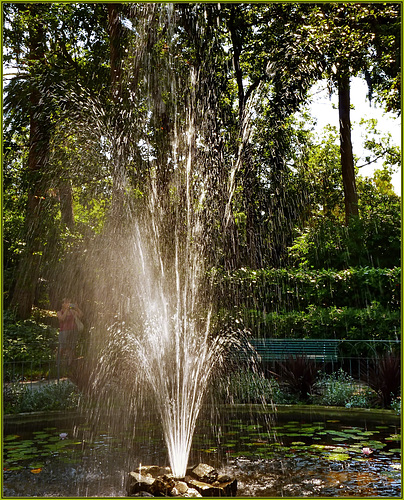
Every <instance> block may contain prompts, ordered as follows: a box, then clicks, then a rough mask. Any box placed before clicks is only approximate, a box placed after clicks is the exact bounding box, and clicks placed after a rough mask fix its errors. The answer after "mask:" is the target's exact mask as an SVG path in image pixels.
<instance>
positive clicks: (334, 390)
mask: <svg viewBox="0 0 404 500" xmlns="http://www.w3.org/2000/svg"><path fill="white" fill-rule="evenodd" d="M315 388H316V392H317V393H318V394H315V395H314V396H313V398H312V401H313V402H314V403H316V404H320V405H328V406H346V407H347V408H353V407H361V408H368V407H370V406H371V403H372V400H373V399H374V393H373V392H372V391H371V390H370V389H369V388H359V386H358V384H357V383H356V382H355V380H354V379H353V378H352V377H351V376H350V375H348V374H347V373H345V372H344V370H343V369H342V368H340V369H339V370H338V371H337V372H334V373H331V374H329V375H328V374H321V375H320V377H319V379H318V381H317V383H316V387H315Z"/></svg>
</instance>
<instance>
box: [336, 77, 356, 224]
mask: <svg viewBox="0 0 404 500" xmlns="http://www.w3.org/2000/svg"><path fill="white" fill-rule="evenodd" d="M350 106H351V99H350V88H349V73H348V72H345V73H343V74H342V75H340V76H339V78H338V110H339V127H340V151H341V167H342V181H343V185H344V196H345V223H346V225H348V224H349V220H350V218H351V217H352V216H358V215H359V211H358V193H357V190H356V182H355V169H354V161H353V154H352V142H351V119H350Z"/></svg>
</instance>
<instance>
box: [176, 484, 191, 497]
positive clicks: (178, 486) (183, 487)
mask: <svg viewBox="0 0 404 500" xmlns="http://www.w3.org/2000/svg"><path fill="white" fill-rule="evenodd" d="M175 489H176V490H177V491H178V494H179V495H183V494H184V493H186V492H187V491H188V485H187V483H185V482H184V481H177V482H176V484H175Z"/></svg>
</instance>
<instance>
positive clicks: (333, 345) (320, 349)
mask: <svg viewBox="0 0 404 500" xmlns="http://www.w3.org/2000/svg"><path fill="white" fill-rule="evenodd" d="M251 344H252V345H253V346H254V348H255V350H256V351H257V353H258V354H259V355H260V357H261V359H262V361H263V362H268V361H278V360H285V359H287V358H289V357H290V356H294V357H296V356H306V357H307V358H309V359H313V360H315V361H323V362H324V361H337V357H338V356H337V348H338V342H336V341H335V340H331V339H272V338H271V339H253V340H251Z"/></svg>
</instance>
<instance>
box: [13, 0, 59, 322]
mask: <svg viewBox="0 0 404 500" xmlns="http://www.w3.org/2000/svg"><path fill="white" fill-rule="evenodd" d="M38 5H39V4H29V5H28V7H27V11H28V15H29V19H31V22H30V25H29V35H30V64H29V65H30V69H31V77H32V80H31V81H32V84H31V95H30V137H29V152H28V178H29V179H30V182H29V190H28V203H27V214H26V218H25V232H26V241H25V251H24V254H23V255H22V256H21V259H20V263H19V266H18V269H17V276H16V284H15V288H14V293H13V297H12V300H11V307H12V308H13V309H14V310H15V311H16V313H17V315H18V317H19V318H22V319H25V318H28V317H29V316H30V313H31V310H32V305H33V303H34V301H35V292H36V287H37V283H38V278H39V276H40V263H41V254H42V241H41V239H42V236H43V235H42V227H43V224H42V222H43V221H42V206H43V200H44V199H45V192H44V188H43V186H42V183H41V176H42V173H43V170H44V167H45V165H46V162H47V157H48V152H49V137H50V132H49V126H50V124H49V119H48V117H47V116H46V112H45V110H44V102H43V99H42V96H41V92H40V90H39V89H38V87H37V85H36V83H35V81H34V71H36V66H37V65H40V64H44V61H45V53H44V46H43V40H44V32H43V26H42V24H41V21H39V19H40V15H38ZM39 10H40V7H39Z"/></svg>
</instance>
